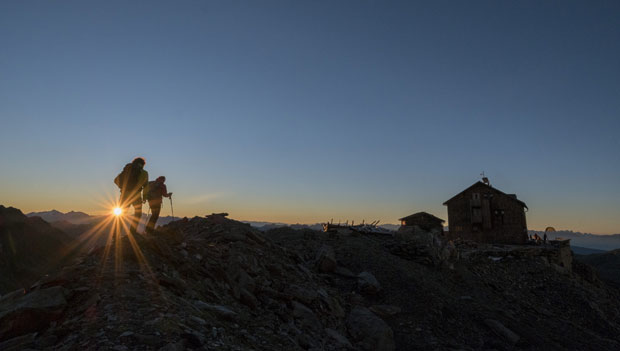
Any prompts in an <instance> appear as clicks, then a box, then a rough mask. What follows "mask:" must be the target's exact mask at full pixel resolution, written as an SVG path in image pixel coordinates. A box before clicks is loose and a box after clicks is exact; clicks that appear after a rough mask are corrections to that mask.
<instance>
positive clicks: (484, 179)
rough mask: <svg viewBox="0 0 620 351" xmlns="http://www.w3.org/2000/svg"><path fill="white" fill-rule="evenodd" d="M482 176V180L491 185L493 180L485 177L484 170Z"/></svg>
mask: <svg viewBox="0 0 620 351" xmlns="http://www.w3.org/2000/svg"><path fill="white" fill-rule="evenodd" d="M480 176H481V177H482V182H483V183H484V184H486V185H488V186H491V182H490V181H489V178H487V177H485V175H484V171H482V173H480Z"/></svg>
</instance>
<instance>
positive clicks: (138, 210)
mask: <svg viewBox="0 0 620 351" xmlns="http://www.w3.org/2000/svg"><path fill="white" fill-rule="evenodd" d="M145 164H146V161H145V160H144V158H142V157H136V158H134V159H133V161H131V163H128V164H126V165H125V167H124V168H123V171H122V172H121V173H120V174H119V175H118V176H116V178H114V183H115V184H116V185H117V186H118V187H119V188H120V190H121V199H120V206H121V208H122V209H123V211H126V210H128V209H129V206H133V208H134V214H133V219H132V220H131V229H130V230H131V233H133V234H135V233H136V232H137V228H138V223H140V219H141V218H142V196H143V195H144V194H143V190H145V189H144V188H145V187H146V186H147V185H148V181H149V174H148V172H147V171H145V170H144V165H145Z"/></svg>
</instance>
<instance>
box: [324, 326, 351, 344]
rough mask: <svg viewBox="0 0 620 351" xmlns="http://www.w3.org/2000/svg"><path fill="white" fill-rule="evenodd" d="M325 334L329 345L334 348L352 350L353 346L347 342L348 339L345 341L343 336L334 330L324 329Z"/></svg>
mask: <svg viewBox="0 0 620 351" xmlns="http://www.w3.org/2000/svg"><path fill="white" fill-rule="evenodd" d="M325 334H327V336H329V338H330V344H332V345H334V346H336V347H339V348H348V349H351V348H353V345H351V342H350V341H349V339H347V338H346V337H345V336H343V335H342V334H340V333H339V332H337V331H336V330H334V329H331V328H325Z"/></svg>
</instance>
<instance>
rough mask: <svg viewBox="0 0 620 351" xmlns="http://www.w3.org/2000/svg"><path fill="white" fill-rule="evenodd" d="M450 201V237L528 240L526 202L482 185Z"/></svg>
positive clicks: (492, 240) (511, 240)
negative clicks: (524, 205)
mask: <svg viewBox="0 0 620 351" xmlns="http://www.w3.org/2000/svg"><path fill="white" fill-rule="evenodd" d="M447 205H448V224H449V237H450V238H453V239H456V238H463V239H468V240H474V241H477V242H492V243H504V244H522V243H525V242H526V241H527V225H526V222H525V211H524V208H523V205H522V204H521V203H519V202H517V201H515V199H514V198H511V197H510V196H508V195H505V194H502V193H500V192H498V191H496V190H494V189H492V188H489V187H487V186H485V185H481V186H477V187H473V188H471V189H469V190H468V191H465V192H463V193H462V194H459V195H458V196H457V197H456V198H454V199H452V200H451V201H450V202H449V203H448V204H447Z"/></svg>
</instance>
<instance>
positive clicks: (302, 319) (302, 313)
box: [292, 301, 323, 331]
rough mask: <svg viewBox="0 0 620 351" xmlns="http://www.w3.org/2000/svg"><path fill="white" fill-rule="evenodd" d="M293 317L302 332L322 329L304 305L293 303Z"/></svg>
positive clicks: (315, 317) (314, 316) (317, 320)
mask: <svg viewBox="0 0 620 351" xmlns="http://www.w3.org/2000/svg"><path fill="white" fill-rule="evenodd" d="M292 304H293V317H294V318H295V320H296V321H297V325H298V326H299V327H300V328H301V329H302V330H307V329H309V330H312V331H318V330H321V329H322V328H323V326H322V325H321V321H319V319H318V318H317V316H316V315H315V314H314V312H312V310H311V309H309V308H308V307H307V306H306V305H304V304H302V303H299V302H297V301H293V303H292Z"/></svg>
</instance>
